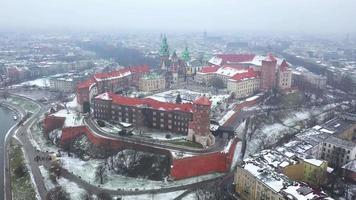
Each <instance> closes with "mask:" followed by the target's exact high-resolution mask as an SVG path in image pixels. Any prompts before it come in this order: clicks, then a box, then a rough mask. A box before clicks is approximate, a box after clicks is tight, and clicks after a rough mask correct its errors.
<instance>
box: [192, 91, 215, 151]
mask: <svg viewBox="0 0 356 200" xmlns="http://www.w3.org/2000/svg"><path fill="white" fill-rule="evenodd" d="M210 106H211V102H210V100H209V99H208V98H207V97H206V96H201V97H199V98H198V99H196V100H195V101H193V121H192V122H190V124H189V130H188V136H187V139H188V140H190V141H193V142H197V143H200V144H202V145H203V147H206V146H210V145H213V144H214V143H215V138H214V136H213V135H212V134H211V132H210Z"/></svg>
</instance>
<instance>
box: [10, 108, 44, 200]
mask: <svg viewBox="0 0 356 200" xmlns="http://www.w3.org/2000/svg"><path fill="white" fill-rule="evenodd" d="M17 110H18V111H19V112H21V115H22V116H25V115H26V111H25V110H23V109H21V108H17ZM46 110H47V109H46V108H45V107H42V108H41V110H40V111H39V112H37V113H34V114H33V115H32V116H31V117H30V118H29V119H27V120H26V121H25V122H24V123H23V125H20V126H18V127H17V129H15V130H13V133H12V134H14V136H15V139H16V140H17V142H18V143H19V144H21V145H22V148H23V149H24V152H25V159H26V160H27V161H28V164H29V166H30V170H31V172H32V174H33V177H34V179H35V182H36V185H37V190H38V192H39V195H40V197H41V199H45V195H46V193H47V191H46V189H45V187H44V183H43V181H42V176H41V173H40V171H39V168H38V167H37V166H35V165H34V163H33V162H31V161H32V160H33V157H34V156H33V155H34V154H35V149H34V147H33V146H32V144H31V143H30V141H29V140H28V138H27V136H26V134H27V133H28V128H29V127H30V126H31V125H32V124H33V123H35V122H36V121H37V120H38V119H39V117H40V116H41V115H42V114H43V113H44V112H45V111H46ZM10 138H11V137H8V140H10ZM7 143H8V141H7ZM6 156H7V154H6ZM5 163H7V164H6V165H7V166H8V159H5ZM7 169H8V167H7ZM5 175H6V185H5V195H6V200H8V199H11V178H10V173H9V171H7V173H5Z"/></svg>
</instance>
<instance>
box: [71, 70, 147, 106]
mask: <svg viewBox="0 0 356 200" xmlns="http://www.w3.org/2000/svg"><path fill="white" fill-rule="evenodd" d="M149 72H150V68H149V67H148V66H147V65H142V66H135V67H127V68H124V69H119V70H116V71H112V72H104V73H98V74H95V75H93V76H92V77H90V78H89V79H87V80H85V81H83V82H80V83H79V84H78V85H77V87H76V96H77V101H78V103H79V104H80V105H81V107H82V109H81V110H83V111H85V112H88V111H89V108H90V103H91V99H92V98H93V97H94V96H95V95H97V94H100V93H104V92H116V91H117V90H120V89H123V88H126V87H129V86H137V84H138V82H139V78H140V77H141V76H142V75H144V74H147V73H149ZM84 107H85V109H83V108H84Z"/></svg>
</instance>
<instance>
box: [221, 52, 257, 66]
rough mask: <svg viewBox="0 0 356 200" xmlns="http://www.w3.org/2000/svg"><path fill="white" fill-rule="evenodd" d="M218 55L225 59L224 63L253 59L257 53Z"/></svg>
mask: <svg viewBox="0 0 356 200" xmlns="http://www.w3.org/2000/svg"><path fill="white" fill-rule="evenodd" d="M216 56H217V57H219V58H221V59H222V60H223V61H222V63H224V64H225V63H227V62H232V63H239V62H248V61H252V60H253V58H254V57H255V54H217V55H216Z"/></svg>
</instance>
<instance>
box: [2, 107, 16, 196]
mask: <svg viewBox="0 0 356 200" xmlns="http://www.w3.org/2000/svg"><path fill="white" fill-rule="evenodd" d="M2 105H3V106H5V107H10V108H11V106H9V105H4V103H2ZM9 113H10V112H9ZM11 113H13V112H11ZM15 113H16V115H18V118H20V113H17V112H15ZM4 114H5V113H4ZM6 114H8V113H6ZM0 124H1V129H2V131H5V132H4V133H2V134H1V135H0V146H1V147H0V148H1V151H0V169H1V170H0V187H1V190H0V194H1V195H0V199H1V200H3V199H5V181H6V180H5V174H6V173H5V172H6V170H7V169H8V163H7V162H6V161H7V160H8V156H7V146H8V141H9V138H11V135H12V134H13V133H14V130H16V127H15V126H16V122H15V121H13V119H12V115H8V116H2V117H1V122H0ZM5 127H6V128H5ZM10 127H11V128H10Z"/></svg>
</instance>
